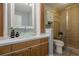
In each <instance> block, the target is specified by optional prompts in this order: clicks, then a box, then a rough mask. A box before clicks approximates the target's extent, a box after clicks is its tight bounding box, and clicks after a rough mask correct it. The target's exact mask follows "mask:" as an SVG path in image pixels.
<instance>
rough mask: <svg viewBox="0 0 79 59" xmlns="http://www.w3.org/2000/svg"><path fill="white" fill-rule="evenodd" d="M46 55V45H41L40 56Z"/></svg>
mask: <svg viewBox="0 0 79 59" xmlns="http://www.w3.org/2000/svg"><path fill="white" fill-rule="evenodd" d="M47 55H48V43H43V44H41V56H47Z"/></svg>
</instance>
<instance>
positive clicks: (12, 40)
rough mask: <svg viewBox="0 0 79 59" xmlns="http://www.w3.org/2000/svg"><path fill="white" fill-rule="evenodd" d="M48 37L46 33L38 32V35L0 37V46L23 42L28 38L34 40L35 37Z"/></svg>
mask: <svg viewBox="0 0 79 59" xmlns="http://www.w3.org/2000/svg"><path fill="white" fill-rule="evenodd" d="M45 37H49V35H48V34H46V33H45V34H44V33H43V34H39V35H34V36H30V37H21V36H20V37H18V38H0V46H5V45H10V44H15V43H20V42H25V41H29V40H35V39H40V38H45Z"/></svg>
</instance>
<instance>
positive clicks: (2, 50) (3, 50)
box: [0, 45, 11, 55]
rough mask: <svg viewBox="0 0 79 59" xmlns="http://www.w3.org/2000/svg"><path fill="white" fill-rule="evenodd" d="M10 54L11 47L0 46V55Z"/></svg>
mask: <svg viewBox="0 0 79 59" xmlns="http://www.w3.org/2000/svg"><path fill="white" fill-rule="evenodd" d="M9 52H11V45H7V46H1V47H0V55H2V54H6V53H9Z"/></svg>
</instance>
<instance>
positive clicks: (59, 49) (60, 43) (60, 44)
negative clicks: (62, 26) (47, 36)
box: [54, 39, 64, 55]
mask: <svg viewBox="0 0 79 59" xmlns="http://www.w3.org/2000/svg"><path fill="white" fill-rule="evenodd" d="M54 43H55V45H56V53H57V54H61V55H62V48H63V46H64V42H63V41H61V40H56V39H55V40H54Z"/></svg>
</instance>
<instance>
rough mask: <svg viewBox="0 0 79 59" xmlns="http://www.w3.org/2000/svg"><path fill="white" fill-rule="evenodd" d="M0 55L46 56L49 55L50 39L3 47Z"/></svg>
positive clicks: (0, 49) (0, 48)
mask: <svg viewBox="0 0 79 59" xmlns="http://www.w3.org/2000/svg"><path fill="white" fill-rule="evenodd" d="M0 54H1V55H6V56H45V55H48V38H41V39H36V40H30V41H26V42H21V43H17V44H12V45H8V46H2V47H0Z"/></svg>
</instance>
